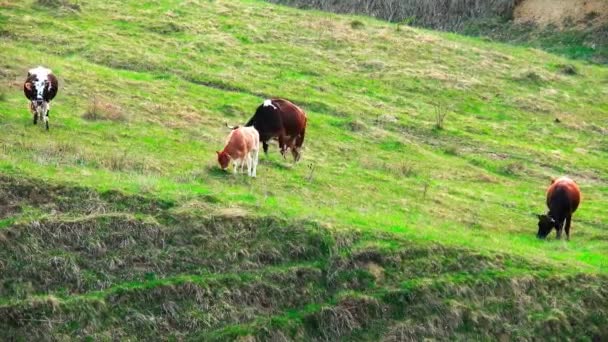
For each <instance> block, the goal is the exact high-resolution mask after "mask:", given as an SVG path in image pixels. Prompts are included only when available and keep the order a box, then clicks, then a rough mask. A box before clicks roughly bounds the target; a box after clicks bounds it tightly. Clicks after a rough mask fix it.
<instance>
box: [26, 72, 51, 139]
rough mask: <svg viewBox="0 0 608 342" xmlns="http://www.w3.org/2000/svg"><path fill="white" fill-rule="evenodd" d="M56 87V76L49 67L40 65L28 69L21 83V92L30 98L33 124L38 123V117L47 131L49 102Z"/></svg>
mask: <svg viewBox="0 0 608 342" xmlns="http://www.w3.org/2000/svg"><path fill="white" fill-rule="evenodd" d="M58 89H59V83H58V82H57V77H55V75H53V72H52V71H51V70H50V69H47V68H44V67H41V66H39V67H37V68H34V69H30V70H29V71H28V73H27V79H26V80H25V83H23V92H24V93H25V97H27V99H28V100H30V111H31V112H32V114H33V115H34V125H35V124H37V123H38V119H40V120H44V124H45V126H46V130H47V131H48V129H49V112H50V110H51V104H50V102H51V100H52V99H54V98H55V95H57V90H58Z"/></svg>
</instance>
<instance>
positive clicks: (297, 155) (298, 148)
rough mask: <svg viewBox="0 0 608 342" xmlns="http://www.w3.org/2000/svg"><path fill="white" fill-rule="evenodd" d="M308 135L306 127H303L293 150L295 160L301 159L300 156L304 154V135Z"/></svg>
mask: <svg viewBox="0 0 608 342" xmlns="http://www.w3.org/2000/svg"><path fill="white" fill-rule="evenodd" d="M305 135H306V128H304V129H302V132H300V134H298V137H297V138H296V144H295V145H296V146H295V148H294V150H293V151H292V153H293V158H294V159H295V161H296V162H297V161H299V160H300V157H301V156H302V152H301V151H302V144H304V136H305Z"/></svg>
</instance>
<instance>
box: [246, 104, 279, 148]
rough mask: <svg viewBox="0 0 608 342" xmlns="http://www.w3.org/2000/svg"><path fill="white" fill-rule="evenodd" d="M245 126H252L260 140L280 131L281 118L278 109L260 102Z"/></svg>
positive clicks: (275, 134)
mask: <svg viewBox="0 0 608 342" xmlns="http://www.w3.org/2000/svg"><path fill="white" fill-rule="evenodd" d="M245 126H252V127H254V128H255V129H256V130H257V131H258V133H259V135H260V138H261V139H262V140H268V139H270V138H272V137H274V136H277V135H278V134H280V133H281V131H282V129H283V120H282V116H281V113H280V111H279V110H278V109H276V108H273V107H272V106H266V105H264V104H262V105H260V106H259V107H258V108H257V109H256V111H255V114H254V115H253V117H252V118H251V119H250V120H249V121H248V122H247V123H246V124H245Z"/></svg>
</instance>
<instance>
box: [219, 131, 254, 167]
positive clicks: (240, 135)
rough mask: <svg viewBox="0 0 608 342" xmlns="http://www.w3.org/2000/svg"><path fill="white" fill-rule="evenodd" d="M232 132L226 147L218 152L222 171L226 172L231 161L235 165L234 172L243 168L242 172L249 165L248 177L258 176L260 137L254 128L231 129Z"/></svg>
mask: <svg viewBox="0 0 608 342" xmlns="http://www.w3.org/2000/svg"><path fill="white" fill-rule="evenodd" d="M230 128H232V131H231V132H230V134H229V135H228V138H227V139H226V146H225V147H224V149H223V150H222V151H217V152H216V153H217V161H218V163H219V164H220V167H221V168H222V170H226V168H227V167H228V164H229V163H230V160H232V164H233V172H234V173H237V168H238V167H239V166H240V167H241V172H243V171H244V170H243V168H244V166H245V163H247V175H249V176H250V177H255V176H256V169H257V166H258V154H259V151H260V135H259V134H258V131H257V130H256V129H255V128H254V127H234V128H233V127H230Z"/></svg>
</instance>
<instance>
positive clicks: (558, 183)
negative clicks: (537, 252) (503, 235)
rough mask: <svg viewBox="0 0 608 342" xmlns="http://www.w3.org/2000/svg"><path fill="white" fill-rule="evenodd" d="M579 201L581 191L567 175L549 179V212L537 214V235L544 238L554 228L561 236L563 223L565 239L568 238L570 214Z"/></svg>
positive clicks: (558, 236)
mask: <svg viewBox="0 0 608 342" xmlns="http://www.w3.org/2000/svg"><path fill="white" fill-rule="evenodd" d="M580 202H581V191H580V189H579V188H578V185H576V183H574V181H573V180H572V179H570V178H568V177H561V178H558V179H554V180H552V181H551V186H549V189H548V190H547V207H548V208H549V212H548V213H547V214H546V215H537V216H538V233H537V235H536V236H537V237H538V238H541V239H544V238H545V237H547V235H549V233H550V232H551V229H553V228H555V230H556V234H557V238H558V239H561V237H562V228H563V227H564V225H565V228H566V229H565V230H566V239H567V240H570V223H571V222H572V214H573V213H574V212H575V211H576V208H578V205H579V203H580Z"/></svg>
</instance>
